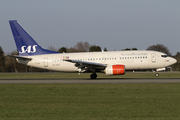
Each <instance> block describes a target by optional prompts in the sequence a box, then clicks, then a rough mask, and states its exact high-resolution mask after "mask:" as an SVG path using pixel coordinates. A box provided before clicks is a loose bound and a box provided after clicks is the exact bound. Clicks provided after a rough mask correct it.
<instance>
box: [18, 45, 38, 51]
mask: <svg viewBox="0 0 180 120" xmlns="http://www.w3.org/2000/svg"><path fill="white" fill-rule="evenodd" d="M36 47H37V45H33V46H32V49H31V46H28V47H26V46H22V47H21V52H19V53H26V52H27V53H35V52H36Z"/></svg>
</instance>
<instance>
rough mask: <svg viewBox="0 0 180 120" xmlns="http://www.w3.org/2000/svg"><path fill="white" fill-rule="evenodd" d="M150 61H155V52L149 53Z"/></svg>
mask: <svg viewBox="0 0 180 120" xmlns="http://www.w3.org/2000/svg"><path fill="white" fill-rule="evenodd" d="M151 61H152V63H155V62H156V54H155V53H152V54H151Z"/></svg>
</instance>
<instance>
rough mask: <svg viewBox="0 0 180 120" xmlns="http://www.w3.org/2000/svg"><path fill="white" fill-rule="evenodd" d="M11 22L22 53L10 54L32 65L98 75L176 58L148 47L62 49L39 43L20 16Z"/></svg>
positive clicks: (157, 66) (155, 65) (159, 66)
mask: <svg viewBox="0 0 180 120" xmlns="http://www.w3.org/2000/svg"><path fill="white" fill-rule="evenodd" d="M9 24H10V27H11V30H12V34H13V37H14V40H15V43H16V47H17V50H18V53H19V55H14V56H10V57H14V58H16V60H17V61H18V63H21V64H24V65H28V66H31V67H36V68H41V69H47V70H54V71H62V72H79V73H85V72H91V73H92V74H91V75H90V78H91V79H96V78H97V74H96V73H98V72H104V73H105V74H106V75H124V74H125V72H126V70H143V69H145V70H146V69H164V68H165V67H167V66H170V65H172V64H175V63H176V62H177V60H176V59H174V58H172V57H170V56H168V55H167V54H165V53H162V52H157V51H146V50H137V51H133V50H132V51H107V52H105V51H102V52H81V53H59V52H55V51H51V50H48V49H44V48H42V47H41V46H40V45H38V44H37V42H36V41H35V40H34V39H33V38H32V37H31V36H30V35H29V34H28V33H27V32H26V31H25V30H24V29H23V28H22V27H21V25H20V24H19V23H18V22H17V20H10V21H9ZM157 76H158V74H157Z"/></svg>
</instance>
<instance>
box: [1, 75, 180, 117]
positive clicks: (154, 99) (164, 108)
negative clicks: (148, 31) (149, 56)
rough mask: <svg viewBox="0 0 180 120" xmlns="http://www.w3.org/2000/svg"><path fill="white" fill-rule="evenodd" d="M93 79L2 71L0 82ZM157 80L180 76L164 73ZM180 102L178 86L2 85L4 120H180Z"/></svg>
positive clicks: (179, 76) (106, 77) (175, 84)
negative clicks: (10, 80)
mask: <svg viewBox="0 0 180 120" xmlns="http://www.w3.org/2000/svg"><path fill="white" fill-rule="evenodd" d="M154 74H155V73H126V74H125V75H120V76H106V75H104V74H98V78H100V79H101V78H103V79H108V78H114V79H117V78H156V77H155V75H154ZM89 75H90V74H88V73H86V74H81V75H78V74H77V73H18V74H15V73H8V74H2V73H1V74H0V79H72V78H73V79H74V78H75V79H90V78H89ZM158 78H180V74H179V73H178V72H177V73H176V72H175V73H174V72H172V73H160V76H159V77H158ZM97 80H98V79H97ZM179 101H180V83H172V84H0V120H49V119H51V120H59V119H61V120H76V119H77V120H179V119H180V102H179Z"/></svg>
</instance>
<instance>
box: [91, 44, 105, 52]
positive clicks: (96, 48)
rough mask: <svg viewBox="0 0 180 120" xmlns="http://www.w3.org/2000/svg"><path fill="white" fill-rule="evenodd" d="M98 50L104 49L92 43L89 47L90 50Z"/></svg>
mask: <svg viewBox="0 0 180 120" xmlns="http://www.w3.org/2000/svg"><path fill="white" fill-rule="evenodd" d="M96 51H102V50H101V47H100V46H96V45H91V47H90V48H89V52H96Z"/></svg>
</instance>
